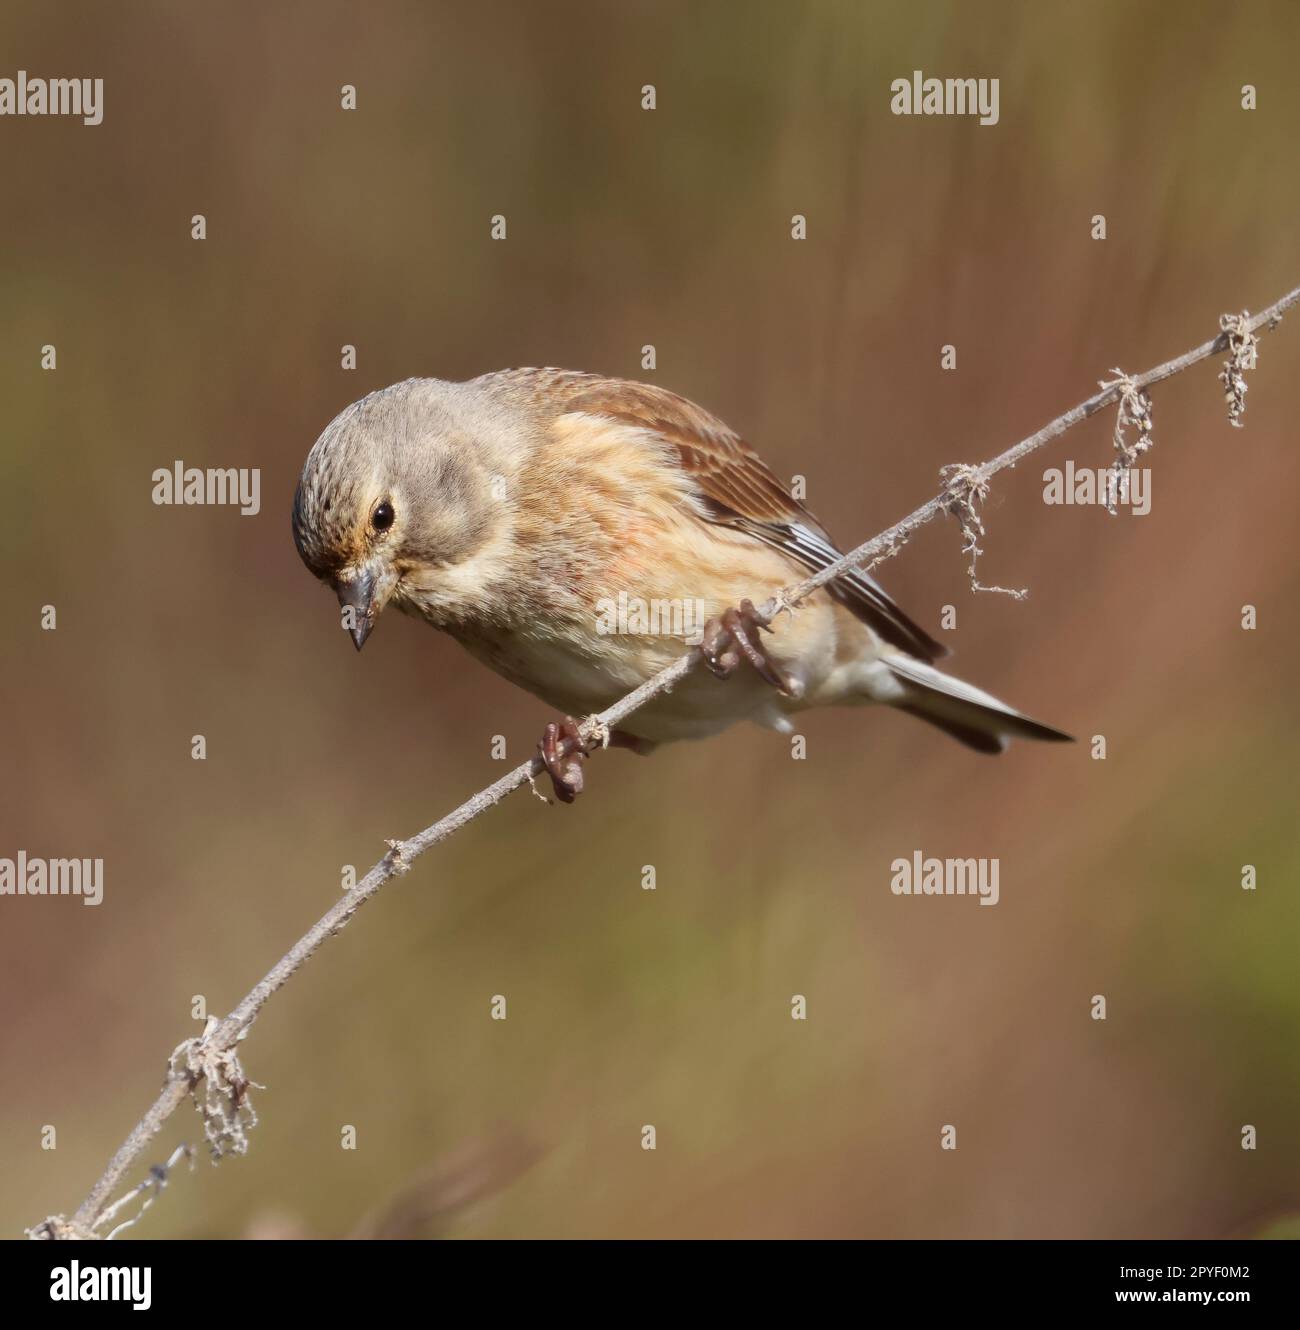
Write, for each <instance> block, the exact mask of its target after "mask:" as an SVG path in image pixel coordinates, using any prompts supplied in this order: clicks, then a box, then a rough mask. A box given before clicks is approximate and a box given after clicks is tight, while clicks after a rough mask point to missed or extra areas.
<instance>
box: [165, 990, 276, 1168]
mask: <svg viewBox="0 0 1300 1330" xmlns="http://www.w3.org/2000/svg"><path fill="white" fill-rule="evenodd" d="M216 1030H217V1018H216V1017H215V1016H209V1017H208V1023H207V1025H206V1026H205V1027H204V1030H203V1033H202V1035H200V1036H199V1038H197V1039H187V1040H185V1042H184V1043H183V1044H178V1045H177V1046H176V1048H175V1049H174V1050H173V1052H172V1055H171V1057H170V1058H169V1059H168V1062H167V1075H168V1079H169V1080H184V1081H186V1082H187V1084H188V1088H189V1095H190V1098H191V1099H192V1100H193V1101H194V1107H195V1109H196V1110H197V1111H198V1114H199V1116H200V1117H201V1118H202V1119H203V1134H204V1136H205V1137H206V1138H207V1142H208V1146H209V1148H210V1149H211V1151H212V1162H213V1163H214V1164H215V1163H216V1162H217V1161H218V1160H220V1159H223V1158H225V1156H226V1155H242V1154H245V1153H246V1152H247V1150H248V1133H249V1131H250V1130H252V1128H254V1127H256V1126H257V1113H256V1111H255V1110H254V1108H253V1103H252V1100H251V1099H249V1097H248V1091H249V1090H250V1089H257V1090H264V1089H265V1088H266V1087H265V1086H264V1085H259V1084H258V1083H257V1082H256V1081H251V1080H249V1078H248V1077H247V1076H245V1075H244V1069H243V1067H242V1066H241V1065H240V1061H239V1053H238V1051H237V1047H236V1046H237V1045H238V1044H239V1043H240V1041H241V1040H242V1039H243V1038H244V1036H245V1035H246V1034H247V1033H248V1026H244V1028H243V1029H242V1030H240V1032H239V1033H238V1034H237V1035H236V1036H235V1038H234V1040H233V1042H231V1043H230V1044H229V1045H225V1046H223V1045H221V1044H215V1043H209V1042H208V1040H209V1039H211V1038H212V1036H213V1035H214V1034H215V1033H216ZM200 1081H201V1082H202V1083H203V1096H202V1098H200V1097H199V1082H200Z"/></svg>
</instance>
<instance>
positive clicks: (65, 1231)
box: [23, 1215, 99, 1242]
mask: <svg viewBox="0 0 1300 1330" xmlns="http://www.w3.org/2000/svg"><path fill="white" fill-rule="evenodd" d="M23 1231H24V1232H25V1233H26V1234H27V1236H28V1238H30V1239H31V1241H33V1242H91V1241H97V1240H98V1238H99V1234H98V1233H94V1232H92V1231H91V1230H90V1229H88V1228H84V1227H83V1226H82V1225H81V1224H78V1223H76V1222H75V1221H74V1220H71V1219H69V1218H68V1217H67V1216H66V1215H50V1217H49V1218H48V1219H42V1220H41V1222H40V1223H39V1224H35V1225H33V1227H31V1228H28V1229H24V1230H23Z"/></svg>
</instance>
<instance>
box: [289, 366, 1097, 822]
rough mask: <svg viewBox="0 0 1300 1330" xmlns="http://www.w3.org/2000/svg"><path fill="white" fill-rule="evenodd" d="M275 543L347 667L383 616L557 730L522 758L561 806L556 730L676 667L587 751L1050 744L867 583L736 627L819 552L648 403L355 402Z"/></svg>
mask: <svg viewBox="0 0 1300 1330" xmlns="http://www.w3.org/2000/svg"><path fill="white" fill-rule="evenodd" d="M293 535H294V541H295V544H296V546H297V549H298V553H299V554H300V556H301V558H302V560H303V562H304V563H305V564H306V566H307V568H308V569H309V570H310V571H311V573H313V574H314V575H315V576H316V577H317V578H318V579H319V580H321V581H322V582H324V583H326V584H327V585H328V586H329V587H330V588H331V589H332V590H333V591H334V593H335V594H336V595H337V597H338V601H339V605H340V615H341V623H342V625H343V627H344V628H346V629H347V630H348V631H349V633H350V634H351V637H352V640H353V643H354V644H355V646H356V648H357V649H358V650H360V649H361V648H362V647H363V646H364V645H365V643H366V641H367V640H368V639H369V637H370V634H371V633H372V631H373V630H374V628H375V625H376V623H377V621H378V619H379V617H380V615H381V613H382V612H383V610H384V609H385V608H386V607H387V606H388V605H390V604H391V605H393V606H394V607H395V608H396V609H398V610H400V611H403V612H405V613H407V614H409V615H413V616H415V617H417V618H421V619H423V620H425V621H426V622H427V623H429V624H431V625H432V626H433V627H435V628H437V629H440V630H441V631H443V632H444V633H446V634H448V635H449V636H451V637H452V638H454V639H455V640H456V641H457V642H459V643H460V644H461V646H463V647H464V648H465V649H466V650H467V651H468V652H469V653H470V655H471V656H474V657H475V658H477V659H478V660H479V661H481V662H482V663H484V664H486V665H487V666H488V667H490V668H491V669H492V670H494V671H496V673H497V674H499V675H501V676H502V677H504V678H505V679H507V680H509V681H510V682H511V683H514V684H516V685H518V686H519V687H521V688H523V689H525V690H527V691H528V692H530V693H532V694H533V695H534V696H536V697H538V698H540V699H541V700H542V701H543V702H545V703H546V704H547V705H548V706H550V707H554V708H556V709H557V710H558V711H559V712H560V713H562V717H563V719H561V720H558V721H553V722H551V723H549V724H547V725H546V727H545V729H544V731H543V734H542V738H541V741H540V743H539V745H538V748H539V753H540V755H541V758H542V761H543V764H544V765H545V767H546V770H547V772H548V773H549V775H550V777H551V781H552V784H553V788H554V790H555V794H556V797H557V798H558V799H559V800H560V801H561V802H563V803H572V802H573V800H574V799H575V798H576V797H577V795H578V794H579V793H580V792H581V790H582V788H583V767H582V761H583V759H584V757H585V756H586V748H587V746H588V744H589V742H590V731H589V730H588V731H587V732H586V737H585V738H584V731H583V729H582V726H581V722H580V721H578V720H575V717H590V716H593V715H595V714H596V713H598V712H600V711H601V710H603V709H605V708H606V707H608V706H609V705H610V704H611V703H613V702H614V701H616V700H617V699H618V698H620V697H622V696H623V695H625V694H626V693H628V692H630V691H631V690H632V689H634V688H636V687H637V686H639V685H640V684H642V683H644V682H645V681H646V680H648V679H649V678H650V677H651V676H653V675H654V674H656V673H657V672H658V671H659V670H660V669H662V668H663V667H664V666H666V665H668V664H670V663H672V662H673V661H674V660H676V659H678V658H679V657H680V656H681V655H682V653H683V651H685V650H687V649H691V648H694V649H697V650H698V651H699V652H700V653H701V655H702V656H703V658H704V663H705V664H706V665H707V666H708V669H707V670H705V671H701V670H695V671H692V672H691V673H690V674H688V675H687V676H686V677H685V678H683V679H682V680H681V681H679V682H678V683H677V684H676V685H674V687H673V688H672V690H671V691H670V692H665V693H661V694H660V695H658V696H657V697H655V698H653V699H652V700H651V701H650V702H649V703H647V704H646V705H645V706H643V707H642V708H641V709H639V710H638V711H636V712H634V713H633V714H632V715H631V716H629V717H627V718H626V719H625V720H624V721H622V722H621V724H620V725H619V726H618V728H617V729H616V730H614V731H613V732H612V733H606V734H604V735H602V736H601V738H602V739H603V740H604V741H605V742H606V743H608V742H611V741H612V742H613V743H615V744H616V745H618V746H622V747H627V748H631V749H633V750H634V751H636V752H640V753H649V752H651V751H652V750H653V749H654V748H656V747H657V746H659V745H660V744H663V743H669V742H674V741H678V740H684V739H702V738H708V737H711V736H714V735H716V734H719V733H720V732H722V731H723V730H725V729H727V728H728V727H729V726H731V725H733V724H735V723H737V722H740V721H750V722H754V723H756V724H758V725H760V726H762V727H765V728H767V729H770V730H775V731H777V732H779V733H785V734H789V733H792V732H793V731H794V717H795V716H796V715H797V714H798V713H799V712H801V711H804V710H807V709H809V708H813V707H826V706H857V705H866V704H872V703H875V704H884V705H887V706H891V707H895V708H897V709H898V710H900V711H904V712H906V713H908V714H909V715H912V716H915V717H917V718H918V719H920V720H922V721H926V722H928V723H929V724H930V725H933V726H936V727H937V728H938V729H940V730H942V731H944V732H945V733H946V734H948V735H950V736H951V737H952V738H954V739H956V740H958V741H959V742H960V743H962V744H964V745H965V746H966V747H967V748H970V749H973V750H975V751H976V752H979V753H1000V752H1002V751H1004V750H1005V749H1006V747H1007V745H1008V741H1009V740H1010V739H1012V738H1022V739H1038V740H1047V741H1069V740H1070V739H1071V737H1072V736H1070V735H1068V734H1066V733H1064V732H1063V731H1061V730H1057V729H1054V728H1052V727H1051V726H1048V725H1044V724H1042V723H1041V722H1039V721H1036V720H1033V719H1031V718H1030V717H1029V716H1027V715H1025V714H1024V713H1022V712H1020V711H1018V710H1016V709H1015V708H1014V707H1011V706H1009V705H1007V704H1006V703H1004V702H1001V701H999V700H998V699H997V698H996V697H994V696H992V695H991V694H989V693H986V692H984V691H983V690H982V689H979V688H976V687H974V686H973V685H971V684H968V683H965V682H963V681H962V680H960V679H957V678H955V677H953V676H952V675H950V674H947V673H945V672H943V671H942V670H940V669H938V668H937V667H936V661H938V660H940V659H942V658H943V657H944V656H945V655H947V654H948V651H947V648H946V647H945V646H944V645H942V644H941V643H939V642H937V641H936V640H935V639H934V638H933V637H931V636H930V635H929V633H927V632H926V631H925V630H924V629H923V628H922V627H920V626H919V625H918V624H917V623H915V622H914V621H913V620H912V619H910V618H909V617H908V616H907V615H906V614H905V613H904V612H903V611H902V610H901V609H900V608H899V607H898V606H897V605H896V604H895V603H894V601H893V600H891V599H890V598H889V596H888V595H887V594H886V592H885V591H884V589H883V588H882V587H881V586H880V585H879V583H878V582H876V580H875V579H874V578H872V577H871V576H869V575H868V574H866V573H865V572H861V571H849V572H845V573H843V574H841V575H840V576H838V577H837V578H835V579H834V580H833V581H831V582H829V583H828V584H827V585H826V586H824V587H823V588H821V589H819V590H817V591H816V592H814V593H813V594H812V595H811V596H810V597H809V598H808V599H807V600H805V601H804V602H802V604H801V605H800V606H799V607H798V609H797V610H796V611H792V612H791V613H788V614H786V613H778V614H776V615H775V616H774V617H772V618H770V619H769V618H768V617H767V616H766V615H764V614H763V613H762V612H761V611H759V610H757V609H756V608H755V606H756V605H765V604H766V603H767V601H768V598H770V597H773V596H775V595H777V594H778V593H779V592H780V591H781V590H782V589H783V588H787V587H789V586H790V585H791V584H792V583H795V582H797V581H799V580H801V579H802V578H803V577H806V576H807V575H808V573H809V572H810V571H817V570H819V569H824V568H825V567H827V566H828V565H829V564H831V563H832V562H834V561H835V560H836V559H838V558H839V557H840V555H841V551H840V549H839V547H838V546H837V545H836V544H835V542H834V540H833V539H832V538H831V536H830V535H829V534H828V532H827V531H826V529H825V527H823V526H822V524H821V523H820V522H819V521H818V520H817V519H816V517H814V516H813V515H812V513H811V512H809V510H808V509H807V508H806V507H805V506H804V505H803V503H802V502H800V501H799V500H798V499H796V498H795V497H794V495H793V494H792V493H791V492H790V489H789V488H788V487H787V486H786V485H784V484H783V483H782V482H781V481H780V480H779V479H778V478H777V476H776V475H775V473H774V472H773V471H772V470H771V469H770V468H769V467H768V466H767V465H766V463H764V462H763V460H762V459H761V458H760V457H759V455H758V453H757V452H756V451H755V450H754V449H753V448H752V447H751V446H750V445H749V444H748V443H747V442H746V441H745V440H744V439H742V438H741V437H740V435H738V434H737V433H736V432H735V431H734V430H732V429H731V428H729V427H728V426H727V425H726V424H724V423H723V422H722V421H721V420H720V419H718V417H716V416H714V415H713V414H711V413H710V412H709V411H706V410H705V409H704V408H702V407H700V406H697V405H696V404H695V403H694V402H691V401H689V400H687V399H686V398H684V397H680V396H678V395H677V394H675V393H673V392H670V391H668V390H667V389H665V388H662V387H659V386H657V385H653V384H648V383H642V382H637V381H634V380H629V379H618V378H607V377H604V376H602V375H598V374H590V373H584V372H581V371H576V370H561V369H511V370H499V371H494V372H492V373H488V374H483V375H480V376H479V377H477V378H473V379H469V380H466V381H464V382H452V381H448V380H442V379H436V378H411V379H406V380H404V381H403V382H401V383H395V384H393V385H391V386H390V387H387V388H383V389H380V390H378V391H376V392H372V393H370V394H368V395H367V396H365V397H362V398H361V399H359V400H358V401H356V402H353V403H352V404H351V405H349V406H347V407H346V408H344V410H343V411H341V412H340V413H339V414H338V415H337V416H335V418H334V419H333V420H332V421H331V422H330V423H329V424H328V425H327V426H326V427H325V429H324V430H323V432H322V433H321V435H320V437H319V438H318V439H317V440H316V442H315V444H314V445H313V446H312V448H311V450H310V451H309V452H308V454H307V458H306V460H305V462H304V464H303V468H302V474H301V477H300V479H299V483H298V487H297V491H296V493H295V495H294V502H293ZM656 609H657V610H658V611H659V612H658V613H656V612H655V611H656Z"/></svg>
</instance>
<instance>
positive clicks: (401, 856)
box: [384, 840, 412, 877]
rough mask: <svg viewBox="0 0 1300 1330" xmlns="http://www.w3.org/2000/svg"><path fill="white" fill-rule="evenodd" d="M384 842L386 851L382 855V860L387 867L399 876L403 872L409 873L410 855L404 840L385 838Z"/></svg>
mask: <svg viewBox="0 0 1300 1330" xmlns="http://www.w3.org/2000/svg"><path fill="white" fill-rule="evenodd" d="M384 844H385V845H387V846H388V853H387V854H386V855H384V862H385V863H386V864H387V865H388V867H389V869H390V870H391V871H392V872H394V873H396V874H397V875H398V876H399V877H400V876H401V874H403V873H409V872H410V871H411V858H412V856H411V852H410V851H409V850H408V849H407V847H406V842H405V841H404V840H386V841H385V842H384Z"/></svg>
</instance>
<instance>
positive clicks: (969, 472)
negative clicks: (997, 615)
mask: <svg viewBox="0 0 1300 1330" xmlns="http://www.w3.org/2000/svg"><path fill="white" fill-rule="evenodd" d="M939 475H940V476H942V477H943V485H944V489H943V495H942V498H941V504H942V507H943V510H944V512H946V513H950V514H951V515H952V516H953V517H955V518H956V519H957V522H958V525H959V526H960V527H961V534H962V547H961V552H962V553H963V554H969V555H970V563H969V564H968V565H967V568H966V576H967V577H968V578H970V587H971V590H972V591H988V592H992V593H993V594H995V595H999V596H1010V597H1011V599H1012V600H1024V599H1025V597H1026V596H1028V595H1029V591H1028V589H1027V588H1024V589H1021V590H1019V591H1017V590H1014V589H1012V588H1011V587H1004V586H985V585H984V583H983V582H981V581H980V580H979V578H978V576H976V572H975V566H976V563H977V562H978V560H979V557H980V555H981V554H983V553H984V551H983V550H982V549H980V547H979V540H980V537H981V536H983V534H984V521H983V519H982V518H981V517H980V515H979V509H978V508H977V507H976V506H975V505H976V504H977V503H983V502H984V500H985V499H986V498H988V493H989V481H988V476H987V475H986V474H985V473H984V469H983V468H982V467H978V466H971V465H970V464H969V463H966V462H954V463H952V464H951V465H949V466H944V467H940V468H939Z"/></svg>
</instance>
